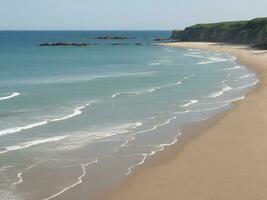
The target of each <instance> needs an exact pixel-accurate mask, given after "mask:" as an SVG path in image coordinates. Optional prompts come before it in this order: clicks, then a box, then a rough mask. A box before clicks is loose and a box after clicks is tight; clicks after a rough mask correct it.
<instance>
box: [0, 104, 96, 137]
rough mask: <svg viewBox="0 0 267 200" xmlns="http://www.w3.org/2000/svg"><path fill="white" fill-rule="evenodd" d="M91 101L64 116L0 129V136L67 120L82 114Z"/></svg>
mask: <svg viewBox="0 0 267 200" xmlns="http://www.w3.org/2000/svg"><path fill="white" fill-rule="evenodd" d="M92 102H93V101H92ZM92 102H91V103H88V104H86V105H84V106H80V107H77V108H75V109H74V111H73V113H71V114H69V115H67V116H64V117H60V118H56V119H51V120H44V121H41V122H37V123H32V124H28V125H25V126H19V127H14V128H9V129H4V130H1V131H0V136H3V135H8V134H12V133H18V132H21V131H24V130H27V129H32V128H35V127H38V126H43V125H46V124H48V123H50V122H58V121H63V120H67V119H70V118H73V117H75V116H77V115H80V114H82V110H83V109H85V108H86V107H88V106H90V105H91V104H92Z"/></svg>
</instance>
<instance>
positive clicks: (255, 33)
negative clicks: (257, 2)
mask: <svg viewBox="0 0 267 200" xmlns="http://www.w3.org/2000/svg"><path fill="white" fill-rule="evenodd" d="M171 38H172V39H177V40H180V41H203V42H229V43H241V44H266V43H267V17H266V18H256V19H253V20H250V21H235V22H221V23H211V24H197V25H194V26H190V27H188V28H185V29H184V30H183V31H179V30H175V31H173V33H172V36H171Z"/></svg>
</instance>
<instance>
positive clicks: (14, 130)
mask: <svg viewBox="0 0 267 200" xmlns="http://www.w3.org/2000/svg"><path fill="white" fill-rule="evenodd" d="M47 123H48V120H45V121H41V122H37V123H33V124H28V125H25V126H20V127H14V128H9V129H4V130H1V131H0V136H3V135H8V134H12V133H17V132H20V131H23V130H27V129H31V128H35V127H38V126H43V125H45V124H47Z"/></svg>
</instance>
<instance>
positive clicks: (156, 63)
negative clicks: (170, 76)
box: [148, 62, 160, 66]
mask: <svg viewBox="0 0 267 200" xmlns="http://www.w3.org/2000/svg"><path fill="white" fill-rule="evenodd" d="M148 65H150V66H157V65H160V63H159V62H155V63H149V64H148Z"/></svg>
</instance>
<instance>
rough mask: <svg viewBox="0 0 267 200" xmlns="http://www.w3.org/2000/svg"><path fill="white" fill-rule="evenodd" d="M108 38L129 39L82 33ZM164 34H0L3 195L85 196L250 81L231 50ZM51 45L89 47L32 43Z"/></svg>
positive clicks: (226, 105)
mask: <svg viewBox="0 0 267 200" xmlns="http://www.w3.org/2000/svg"><path fill="white" fill-rule="evenodd" d="M110 34H112V35H126V36H130V37H133V38H131V39H128V40H122V41H119V43H124V44H127V45H112V44H113V43H115V42H116V43H117V42H118V41H101V40H94V39H90V38H93V37H95V36H99V35H110ZM169 35H170V33H169V32H168V31H158V32H151V31H139V32H138V31H134V32H129V31H128V32H125V31H119V32H99V31H98V32H85V31H84V32H0V43H1V46H0V70H1V73H0V177H1V178H0V197H1V199H3V200H5V199H35V200H38V199H40V200H41V199H72V198H71V197H72V195H73V196H74V197H75V194H77V193H79V194H80V193H81V191H83V192H84V193H85V194H86V195H85V196H83V197H81V198H80V199H88V197H91V199H93V198H94V197H95V196H97V193H98V192H101V191H103V190H105V189H107V188H108V187H110V186H111V185H113V184H114V182H116V181H119V180H121V179H123V177H127V176H128V175H130V174H131V173H132V172H133V171H134V170H135V169H136V168H138V166H140V165H142V164H143V163H144V162H145V160H146V159H147V158H148V157H150V156H153V155H154V154H156V153H157V152H159V151H162V150H163V149H164V148H165V147H166V146H169V145H172V144H174V143H176V142H179V136H181V135H182V134H183V133H182V132H181V131H180V130H179V127H181V126H182V125H184V124H188V123H195V122H199V121H205V120H207V119H209V118H211V117H213V116H215V115H216V114H218V113H220V112H223V111H226V110H229V109H231V108H232V107H233V104H232V103H233V102H235V101H237V100H242V99H244V98H245V96H246V94H247V93H248V92H249V91H250V90H251V89H252V88H253V87H254V86H255V85H256V84H257V83H258V79H257V77H256V75H255V74H254V73H253V72H252V71H250V70H249V69H247V68H246V67H244V66H241V65H240V64H238V63H237V62H236V59H235V58H234V57H233V56H231V55H227V54H222V53H217V52H209V51H205V50H199V49H182V48H181V49H179V48H172V47H163V46H159V45H156V44H154V43H153V39H155V38H157V37H168V36H169ZM57 41H63V42H88V43H94V44H96V45H94V46H88V47H39V46H38V44H40V43H43V42H57ZM135 43H142V45H138V46H137V45H135ZM53 173H56V174H57V176H58V178H55V176H54V175H53ZM44 179H45V181H44ZM107 180H108V181H107ZM92 183H93V184H92ZM85 191H86V192H85ZM90 195H91V196H90ZM74 197H73V198H74Z"/></svg>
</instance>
